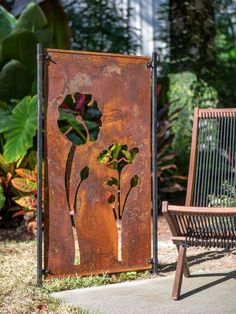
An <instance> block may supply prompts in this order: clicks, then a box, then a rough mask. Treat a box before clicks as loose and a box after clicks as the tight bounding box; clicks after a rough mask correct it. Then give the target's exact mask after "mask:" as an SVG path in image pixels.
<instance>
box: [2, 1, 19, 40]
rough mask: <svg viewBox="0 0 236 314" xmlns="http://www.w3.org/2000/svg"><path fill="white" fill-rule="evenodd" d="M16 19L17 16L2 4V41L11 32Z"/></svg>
mask: <svg viewBox="0 0 236 314" xmlns="http://www.w3.org/2000/svg"><path fill="white" fill-rule="evenodd" d="M16 21H17V20H16V19H15V17H14V16H13V15H12V14H11V13H9V12H8V11H7V10H5V9H4V8H3V7H2V6H1V5H0V25H1V27H0V42H1V41H2V40H3V38H5V37H7V36H9V35H10V34H11V32H12V30H13V28H14V26H15V24H16Z"/></svg>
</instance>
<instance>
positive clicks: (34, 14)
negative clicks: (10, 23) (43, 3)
mask: <svg viewBox="0 0 236 314" xmlns="http://www.w3.org/2000/svg"><path fill="white" fill-rule="evenodd" d="M47 23H48V22H47V19H46V17H45V15H44V13H43V11H42V9H41V8H40V6H39V5H38V4H36V3H32V2H31V3H29V4H28V5H27V7H26V8H25V9H24V11H23V12H22V14H21V15H20V17H19V19H18V21H17V23H16V28H15V29H16V30H18V29H22V28H23V29H25V30H28V31H30V32H32V33H35V32H37V31H39V30H42V29H43V28H45V27H46V26H47Z"/></svg>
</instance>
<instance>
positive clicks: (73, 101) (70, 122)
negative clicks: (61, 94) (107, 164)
mask: <svg viewBox="0 0 236 314" xmlns="http://www.w3.org/2000/svg"><path fill="white" fill-rule="evenodd" d="M101 117H102V113H101V111H100V110H99V109H98V105H97V102H96V101H95V100H94V99H93V97H92V96H91V95H84V94H80V93H75V94H70V95H67V96H66V97H65V99H64V101H63V102H62V104H61V105H60V106H59V119H58V126H59V128H60V130H61V132H62V133H63V134H64V135H66V137H67V138H68V140H69V141H70V142H71V143H72V144H74V145H83V144H85V143H86V142H88V141H96V140H97V138H98V134H99V130H100V127H101V125H102V122H101Z"/></svg>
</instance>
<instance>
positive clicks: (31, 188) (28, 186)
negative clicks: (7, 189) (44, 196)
mask: <svg viewBox="0 0 236 314" xmlns="http://www.w3.org/2000/svg"><path fill="white" fill-rule="evenodd" d="M11 183H12V185H13V186H14V188H16V189H17V190H19V191H21V192H26V193H29V192H36V190H37V185H36V182H33V181H30V180H27V179H23V178H14V179H12V180H11Z"/></svg>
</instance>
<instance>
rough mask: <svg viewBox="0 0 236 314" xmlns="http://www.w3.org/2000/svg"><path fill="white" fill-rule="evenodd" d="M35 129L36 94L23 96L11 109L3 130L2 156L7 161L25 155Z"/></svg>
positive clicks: (30, 145) (30, 144) (31, 142)
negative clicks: (4, 141)
mask: <svg viewBox="0 0 236 314" xmlns="http://www.w3.org/2000/svg"><path fill="white" fill-rule="evenodd" d="M36 129H37V96H34V97H30V96H27V97H25V98H23V99H22V100H21V101H20V102H19V103H18V104H17V105H16V107H15V108H14V109H13V111H12V115H11V117H10V119H9V123H8V126H7V128H5V130H4V137H5V140H6V144H5V145H4V154H3V157H4V159H5V161H6V162H7V163H10V162H13V161H17V160H18V159H19V158H21V157H23V156H25V154H26V153H27V150H28V149H29V148H30V147H32V146H33V137H34V136H35V134H36Z"/></svg>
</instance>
